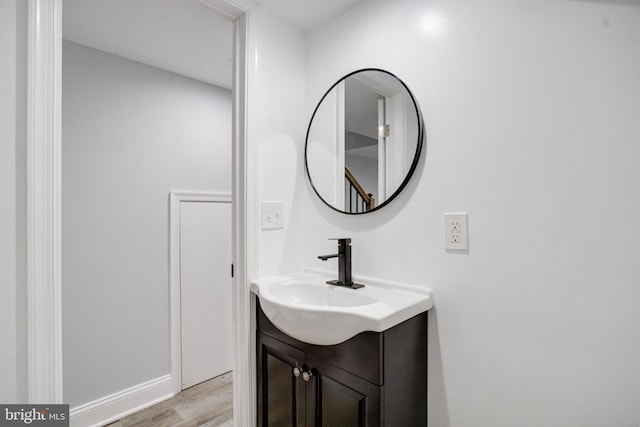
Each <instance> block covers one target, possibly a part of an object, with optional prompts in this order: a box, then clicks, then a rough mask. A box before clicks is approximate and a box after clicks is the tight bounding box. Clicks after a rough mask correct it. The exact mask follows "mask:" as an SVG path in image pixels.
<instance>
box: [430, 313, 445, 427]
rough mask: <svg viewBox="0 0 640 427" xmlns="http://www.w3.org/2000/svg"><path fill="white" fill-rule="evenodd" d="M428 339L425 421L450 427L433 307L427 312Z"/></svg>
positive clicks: (440, 426)
mask: <svg viewBox="0 0 640 427" xmlns="http://www.w3.org/2000/svg"><path fill="white" fill-rule="evenodd" d="M428 319H429V338H428V340H427V345H428V352H427V354H428V357H429V361H428V364H427V366H428V367H427V369H428V377H427V401H428V404H427V419H428V424H429V425H433V426H438V427H450V425H451V423H450V420H449V404H448V402H447V393H446V388H445V380H444V368H443V366H442V352H441V348H440V331H439V329H438V308H437V307H436V306H435V305H434V306H433V308H431V310H429V316H428Z"/></svg>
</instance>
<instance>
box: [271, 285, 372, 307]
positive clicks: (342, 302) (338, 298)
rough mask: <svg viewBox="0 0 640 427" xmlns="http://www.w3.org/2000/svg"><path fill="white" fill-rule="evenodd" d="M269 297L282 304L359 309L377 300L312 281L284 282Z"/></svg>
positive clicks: (351, 290) (275, 287) (274, 286)
mask: <svg viewBox="0 0 640 427" xmlns="http://www.w3.org/2000/svg"><path fill="white" fill-rule="evenodd" d="M269 291H270V292H271V295H272V296H273V297H275V298H276V299H278V300H280V301H282V302H288V303H290V304H298V305H312V306H325V307H359V306H363V305H368V304H373V303H375V302H377V301H378V300H377V299H375V298H373V297H371V296H369V295H365V294H363V293H358V292H355V291H354V290H353V289H346V288H341V287H339V286H330V285H327V284H326V283H325V284H323V283H318V282H312V281H298V280H295V279H294V280H289V281H287V280H285V281H284V282H280V283H276V284H274V285H272V286H271V287H270V289H269Z"/></svg>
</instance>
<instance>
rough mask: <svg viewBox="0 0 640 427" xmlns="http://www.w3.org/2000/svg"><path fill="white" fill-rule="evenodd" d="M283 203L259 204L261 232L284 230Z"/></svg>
mask: <svg viewBox="0 0 640 427" xmlns="http://www.w3.org/2000/svg"><path fill="white" fill-rule="evenodd" d="M283 213H284V202H260V218H261V223H262V229H263V230H279V229H282V228H284V218H283Z"/></svg>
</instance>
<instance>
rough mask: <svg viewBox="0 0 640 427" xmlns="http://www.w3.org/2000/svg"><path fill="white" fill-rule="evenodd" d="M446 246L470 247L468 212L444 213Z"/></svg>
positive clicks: (452, 248)
mask: <svg viewBox="0 0 640 427" xmlns="http://www.w3.org/2000/svg"><path fill="white" fill-rule="evenodd" d="M444 248H445V249H449V250H458V251H466V250H468V249H469V215H468V214H467V213H466V212H456V213H445V214H444Z"/></svg>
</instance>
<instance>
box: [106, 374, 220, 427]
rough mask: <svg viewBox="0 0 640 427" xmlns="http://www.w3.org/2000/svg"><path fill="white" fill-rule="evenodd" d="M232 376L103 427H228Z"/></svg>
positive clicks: (192, 389) (203, 384)
mask: <svg viewBox="0 0 640 427" xmlns="http://www.w3.org/2000/svg"><path fill="white" fill-rule="evenodd" d="M231 374H232V373H231V372H227V373H226V374H223V375H220V376H219V377H216V378H213V379H211V380H209V381H205V382H203V383H202V384H198V385H195V386H193V387H191V388H188V389H186V390H184V391H182V392H180V393H178V394H176V395H175V396H174V397H173V398H171V399H169V400H165V401H164V402H160V403H158V404H156V405H153V406H150V407H149V408H147V409H143V410H142V411H140V412H136V413H135V414H131V415H128V416H126V417H124V418H123V419H121V420H119V421H116V422H115V423H113V424H109V425H108V426H107V427H217V426H224V427H231V426H232V425H233V382H232V381H233V380H232V375H231Z"/></svg>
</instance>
